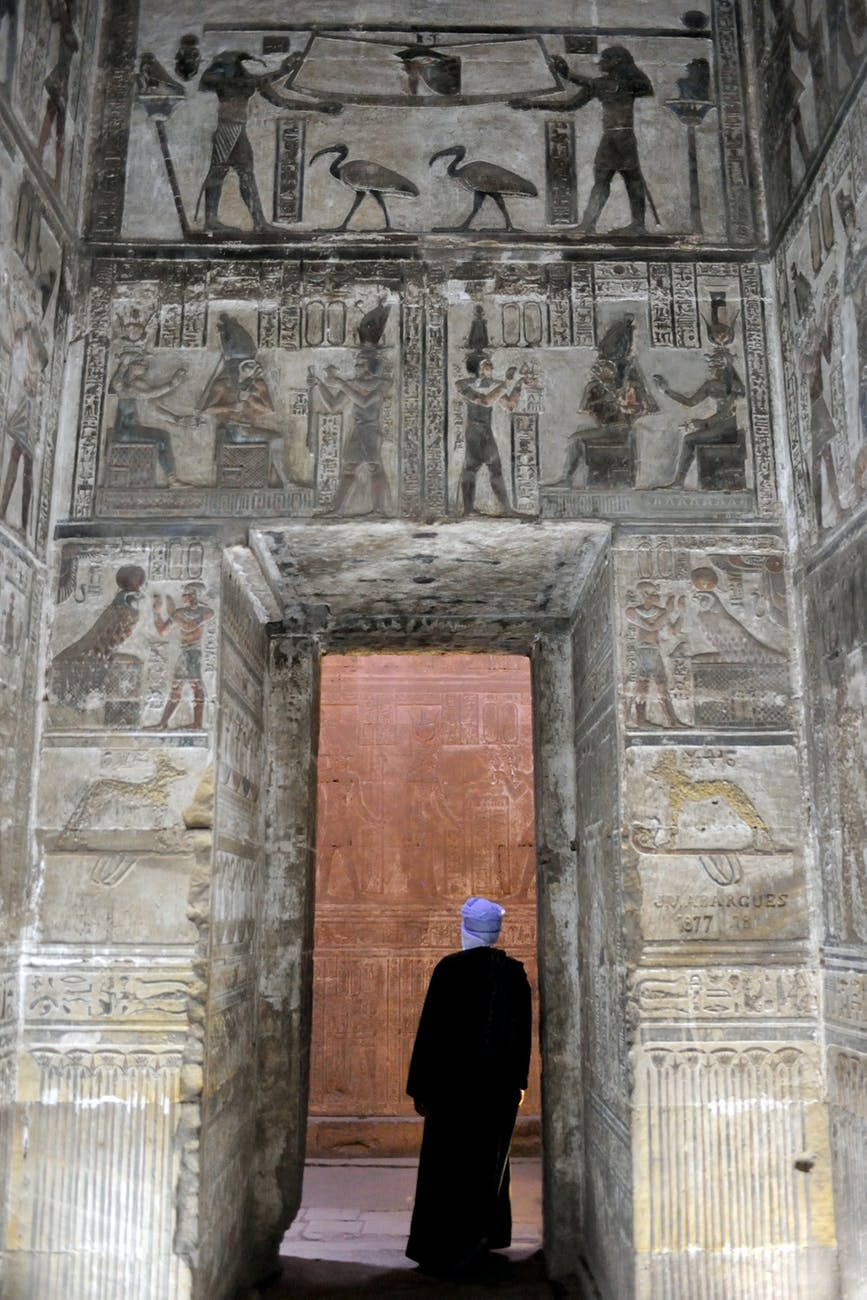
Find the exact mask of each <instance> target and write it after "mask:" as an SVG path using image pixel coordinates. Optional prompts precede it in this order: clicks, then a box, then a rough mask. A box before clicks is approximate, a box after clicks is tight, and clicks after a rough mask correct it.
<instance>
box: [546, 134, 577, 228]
mask: <svg viewBox="0 0 867 1300" xmlns="http://www.w3.org/2000/svg"><path fill="white" fill-rule="evenodd" d="M545 160H546V171H547V178H548V208H547V216H548V224H549V225H551V226H572V225H574V224H575V222H576V221H577V220H578V195H577V191H576V187H575V123H574V122H573V121H572V120H571V119H563V118H554V119H552V120H551V121H548V122H546V123H545Z"/></svg>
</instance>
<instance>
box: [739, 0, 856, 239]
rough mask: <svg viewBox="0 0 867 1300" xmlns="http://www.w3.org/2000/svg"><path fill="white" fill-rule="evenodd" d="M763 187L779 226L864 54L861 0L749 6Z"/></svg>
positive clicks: (765, 1)
mask: <svg viewBox="0 0 867 1300" xmlns="http://www.w3.org/2000/svg"><path fill="white" fill-rule="evenodd" d="M751 7H752V21H753V31H754V39H755V47H756V51H755V52H756V63H757V66H758V76H757V86H758V88H759V92H760V113H761V125H762V128H763V131H762V145H763V150H762V152H763V156H764V163H765V187H766V190H767V196H768V207H769V210H770V211H769V215H770V218H771V223H772V226H778V225H779V223H780V222H781V220H782V218H784V217H785V216H786V214H787V211H788V210H789V208H790V206H791V205H792V201H793V199H794V198H795V196H796V194H797V193H798V191H799V190H800V188H801V185H802V182H803V180H804V177H805V174H806V173H807V172H808V171H809V169H810V167H811V164H812V163H813V162H814V160H815V158H816V157H817V156H818V155H819V154H820V153H821V149H822V146H823V145H824V144H825V143H826V142H827V139H828V136H829V134H830V131H831V129H832V125H833V122H834V118H835V116H836V114H837V110H838V109H839V107H840V104H841V103H842V101H843V100H844V99H845V97H846V95H847V92H848V91H849V90H850V88H851V87H852V84H853V82H854V81H855V80H856V79H857V77H858V75H859V73H860V71H861V67H862V61H863V57H864V51H865V48H867V8H865V6H864V4H863V0H829V3H827V4H814V3H812V0H804V3H801V4H786V3H782V0H752V6H751Z"/></svg>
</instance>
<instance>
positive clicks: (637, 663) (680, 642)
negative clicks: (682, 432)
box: [616, 538, 793, 731]
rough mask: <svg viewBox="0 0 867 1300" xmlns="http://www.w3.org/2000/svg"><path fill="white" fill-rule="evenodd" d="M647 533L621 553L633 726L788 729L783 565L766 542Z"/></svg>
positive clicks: (628, 714) (625, 701)
mask: <svg viewBox="0 0 867 1300" xmlns="http://www.w3.org/2000/svg"><path fill="white" fill-rule="evenodd" d="M689 542H690V539H681V538H678V539H677V542H674V541H673V539H671V538H659V539H657V538H647V539H645V540H643V541H642V542H640V543H639V545H638V546H637V547H632V548H630V549H628V550H627V549H623V550H619V551H618V552H617V560H616V564H617V583H618V597H617V599H618V605H619V607H620V611H621V619H622V623H621V627H622V629H623V642H622V644H621V655H620V667H621V689H620V701H621V710H622V715H623V719H624V722H625V724H626V726H627V727H628V728H635V729H636V730H644V729H647V728H651V729H652V728H659V727H663V728H674V729H677V728H684V727H695V728H699V729H702V728H706V729H710V730H713V731H717V730H720V729H722V730H729V729H736V730H756V729H761V730H769V731H789V730H791V728H792V725H793V714H792V704H791V697H792V684H791V666H790V662H789V661H790V655H791V632H792V629H791V624H790V617H789V597H788V590H787V582H786V564H785V558H784V555H783V553H782V552H781V551H779V550H776V549H773V544H772V543H769V542H768V541H765V540H764V539H762V540H761V541H759V543H758V545H757V546H756V547H755V548H753V546H751V545H750V543H748V542H746V541H745V542H744V543H743V545H742V548H739V549H737V550H732V549H730V548H731V542H729V543H728V545H727V546H725V547H724V548H723V547H722V546H721V545H720V544H719V543H718V542H714V543H710V542H709V541H708V540H707V539H701V538H695V539H692V545H690V544H689Z"/></svg>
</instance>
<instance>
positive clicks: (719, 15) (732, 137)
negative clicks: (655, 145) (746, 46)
mask: <svg viewBox="0 0 867 1300" xmlns="http://www.w3.org/2000/svg"><path fill="white" fill-rule="evenodd" d="M714 20H715V26H716V37H717V87H718V94H719V118H720V128H721V141H722V155H723V169H724V177H725V186H726V199H727V203H726V220H727V224H728V231H729V237H730V238H731V240H732V243H734V244H749V243H750V242H751V241H752V240H753V239H754V238H755V217H754V214H753V207H752V192H751V189H750V176H751V168H750V147H749V138H748V135H747V126H746V114H745V112H744V103H743V88H742V86H741V52H740V42H739V38H738V14H737V6H736V5H735V3H734V0H718V2H717V4H716V6H715V9H714Z"/></svg>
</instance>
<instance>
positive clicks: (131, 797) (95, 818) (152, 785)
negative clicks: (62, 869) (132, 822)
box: [58, 754, 188, 848]
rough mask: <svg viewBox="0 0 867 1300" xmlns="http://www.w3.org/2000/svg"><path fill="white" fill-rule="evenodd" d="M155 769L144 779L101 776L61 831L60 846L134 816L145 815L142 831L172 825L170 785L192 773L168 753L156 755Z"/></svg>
mask: <svg viewBox="0 0 867 1300" xmlns="http://www.w3.org/2000/svg"><path fill="white" fill-rule="evenodd" d="M153 763H154V766H153V772H152V773H151V775H150V776H148V777H145V779H144V780H143V781H125V780H123V779H121V778H119V777H114V776H108V777H100V778H99V779H98V780H96V781H94V782H92V783H91V784H90V785H89V786H87V788H86V789H85V790H84V791H83V792H82V794H81V796H80V797H79V800H78V802H77V803H76V805H75V807H74V808H73V810H72V813H71V814H70V816H69V818H68V820H67V822H66V825H65V826H64V828H63V830H62V831H61V833H60V841H59V843H58V847H61V848H62V847H63V846H64V844H65V843H66V842H68V841H74V840H75V839H76V837H77V836H78V835H79V834H80V833H81V832H82V831H84V830H94V829H98V828H99V827H98V826H95V825H94V823H101V824H102V826H103V827H104V828H105V829H113V828H114V827H116V826H123V825H128V824H129V818H130V816H131V815H134V814H138V816H139V817H141V816H142V814H144V815H145V816H144V817H143V819H142V823H141V824H139V825H138V829H140V830H161V829H165V828H167V827H168V826H170V825H171V824H172V817H171V808H170V806H169V788H170V786H172V785H173V784H174V782H175V781H179V780H180V779H181V778H182V777H185V776H187V775H188V773H187V770H186V768H184V767H180V766H179V765H178V764H177V763H173V762H172V759H171V756H170V755H168V754H155V755H154V760H153Z"/></svg>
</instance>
